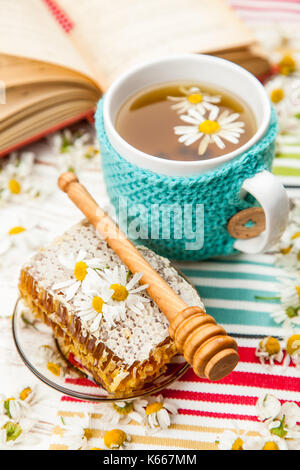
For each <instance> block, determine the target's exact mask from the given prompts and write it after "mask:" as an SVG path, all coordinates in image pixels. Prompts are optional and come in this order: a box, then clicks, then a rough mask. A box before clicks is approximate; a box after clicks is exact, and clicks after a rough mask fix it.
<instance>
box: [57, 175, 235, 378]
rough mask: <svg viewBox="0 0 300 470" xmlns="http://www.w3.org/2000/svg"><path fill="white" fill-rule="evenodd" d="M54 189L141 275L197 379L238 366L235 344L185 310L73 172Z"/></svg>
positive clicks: (203, 316) (209, 320)
mask: <svg viewBox="0 0 300 470" xmlns="http://www.w3.org/2000/svg"><path fill="white" fill-rule="evenodd" d="M58 186H59V187H60V189H61V190H62V191H64V192H65V193H67V195H68V196H69V198H70V199H71V200H72V201H73V202H74V203H75V205H76V206H77V207H78V208H79V209H80V210H81V211H82V212H83V213H84V215H85V216H86V217H87V219H88V220H89V221H90V222H91V223H92V224H93V226H94V227H95V229H96V230H97V231H98V233H100V235H102V237H104V238H105V240H106V242H107V244H108V245H109V246H110V247H111V248H112V249H113V250H114V252H115V253H116V254H117V255H118V256H119V258H120V259H121V260H122V261H123V263H124V264H125V265H126V266H127V267H128V269H129V270H130V271H131V272H132V273H137V272H140V273H143V276H142V278H141V280H140V283H141V284H148V286H149V287H148V288H147V292H148V294H149V295H150V297H151V298H152V299H153V300H154V302H155V303H156V304H157V306H158V307H159V308H160V310H161V311H162V312H163V313H164V315H165V316H166V317H167V319H168V320H169V323H170V327H169V333H170V336H171V337H172V338H173V339H174V341H175V344H176V347H177V349H178V351H179V352H181V353H183V355H184V358H185V360H186V361H187V362H188V363H189V364H191V366H192V367H193V370H194V372H195V373H196V374H197V375H198V376H199V377H206V378H208V379H209V380H212V381H214V380H220V379H222V378H223V377H225V376H226V375H228V374H229V373H230V372H231V371H232V370H233V369H234V367H235V366H236V365H237V363H238V359H239V356H238V353H237V344H236V342H235V340H234V339H233V338H231V337H230V336H228V335H227V333H226V331H225V330H224V328H222V327H221V326H219V325H218V324H217V323H216V321H215V320H214V318H213V317H211V316H210V315H208V314H207V313H206V312H205V311H204V310H203V309H202V308H200V307H189V306H187V304H186V303H185V302H184V301H183V300H182V299H181V298H180V297H179V296H178V295H177V294H176V293H175V292H174V291H173V289H172V288H171V287H170V286H169V284H168V283H167V282H166V281H165V280H164V279H163V278H162V277H161V276H160V275H159V274H158V273H157V272H156V271H155V269H154V268H153V267H152V266H151V265H150V264H149V263H148V262H147V261H146V260H145V259H144V258H143V256H142V255H141V253H140V252H139V251H138V250H137V248H136V247H135V246H134V245H133V244H132V243H131V242H130V241H129V240H128V238H127V237H126V235H125V234H124V233H123V232H122V231H121V230H120V229H119V227H118V226H117V225H116V224H115V223H114V222H113V221H112V220H111V219H110V217H109V216H108V215H107V214H106V213H105V212H104V211H103V210H102V209H101V208H100V207H99V206H98V204H97V203H96V201H95V200H94V199H93V198H92V196H91V195H90V194H89V193H88V192H87V190H86V189H85V187H84V186H82V185H81V184H80V183H79V181H78V179H77V177H76V175H75V174H74V173H63V174H62V175H61V176H60V178H59V180H58Z"/></svg>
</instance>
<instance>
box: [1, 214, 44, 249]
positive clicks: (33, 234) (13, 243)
mask: <svg viewBox="0 0 300 470" xmlns="http://www.w3.org/2000/svg"><path fill="white" fill-rule="evenodd" d="M47 238H48V232H47V231H46V230H45V229H44V228H43V227H40V226H39V225H38V224H36V223H34V222H33V221H30V220H25V219H24V220H23V218H15V219H13V220H12V219H11V218H8V219H7V220H5V219H4V220H3V223H1V229H0V255H4V254H6V253H8V252H9V250H11V249H12V248H16V249H18V250H19V251H20V252H23V253H24V252H25V253H30V252H31V251H33V250H36V249H37V248H40V247H41V246H42V245H43V244H44V243H45V242H46V241H47Z"/></svg>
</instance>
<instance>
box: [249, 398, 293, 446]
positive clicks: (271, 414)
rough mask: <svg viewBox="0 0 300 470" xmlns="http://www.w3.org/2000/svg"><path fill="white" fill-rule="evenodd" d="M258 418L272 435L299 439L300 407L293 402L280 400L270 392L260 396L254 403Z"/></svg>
mask: <svg viewBox="0 0 300 470" xmlns="http://www.w3.org/2000/svg"><path fill="white" fill-rule="evenodd" d="M256 408H257V413H258V418H259V419H260V420H261V421H263V422H264V424H265V425H266V427H267V429H268V430H269V432H270V433H271V434H272V435H275V436H278V437H279V438H284V439H286V440H287V443H288V440H289V439H293V440H295V439H296V440H299V439H300V426H299V425H298V424H297V423H299V421H300V408H299V406H298V405H297V404H296V403H294V402H284V403H283V404H281V402H280V401H279V400H278V399H277V398H276V397H275V396H274V395H271V394H268V393H267V394H265V396H263V397H260V398H259V399H258V401H257V404H256Z"/></svg>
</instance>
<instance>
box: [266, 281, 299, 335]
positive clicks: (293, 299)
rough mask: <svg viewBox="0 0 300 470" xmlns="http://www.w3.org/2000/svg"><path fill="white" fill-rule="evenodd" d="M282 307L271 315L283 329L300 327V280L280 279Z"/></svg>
mask: <svg viewBox="0 0 300 470" xmlns="http://www.w3.org/2000/svg"><path fill="white" fill-rule="evenodd" d="M279 281H280V282H279V291H278V294H279V296H278V297H279V299H280V307H279V308H276V310H274V312H272V313H270V316H271V318H273V319H274V321H275V322H276V323H280V324H282V326H283V327H290V326H294V325H300V297H299V296H300V278H299V277H298V278H297V279H294V278H290V277H282V278H279Z"/></svg>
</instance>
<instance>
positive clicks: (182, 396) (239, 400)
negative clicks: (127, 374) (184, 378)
mask: <svg viewBox="0 0 300 470" xmlns="http://www.w3.org/2000/svg"><path fill="white" fill-rule="evenodd" d="M161 394H162V395H163V396H164V398H176V399H179V400H191V401H206V402H210V403H213V402H218V403H227V404H228V403H230V404H231V405H249V406H252V405H255V404H256V402H257V398H258V397H256V396H251V397H249V396H241V395H228V394H221V393H202V392H189V391H187V390H170V389H165V390H163V391H162V392H161Z"/></svg>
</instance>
